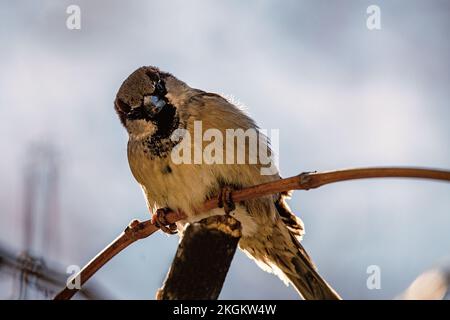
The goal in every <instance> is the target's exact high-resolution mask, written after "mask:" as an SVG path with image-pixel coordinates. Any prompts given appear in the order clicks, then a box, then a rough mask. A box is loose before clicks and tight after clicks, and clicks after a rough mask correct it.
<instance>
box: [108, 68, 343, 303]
mask: <svg viewBox="0 0 450 320" xmlns="http://www.w3.org/2000/svg"><path fill="white" fill-rule="evenodd" d="M114 107H115V110H116V112H117V115H118V117H119V119H120V122H121V123H122V125H123V126H124V127H125V129H126V131H127V132H128V136H129V139H128V146H127V154H128V162H129V165H130V169H131V172H132V174H133V176H134V178H135V179H136V181H137V182H138V183H139V184H140V186H141V188H142V191H143V193H144V196H145V199H146V202H147V206H148V208H149V210H150V212H153V213H154V212H164V210H173V211H176V210H179V211H182V212H184V213H185V215H186V216H187V218H186V219H184V220H182V221H179V222H177V223H176V225H171V226H169V227H168V228H167V227H164V226H163V225H162V224H161V225H160V227H161V228H162V229H163V230H164V231H166V232H168V233H173V232H175V229H177V230H178V231H180V234H182V230H183V228H184V227H185V225H186V224H187V223H192V222H194V221H199V220H201V219H203V218H205V217H208V216H212V215H218V214H232V216H233V217H234V218H235V219H237V220H238V221H239V222H240V223H241V227H242V237H241V239H240V241H239V248H240V249H241V250H243V251H244V252H245V253H246V254H247V255H248V256H249V257H250V258H251V259H253V260H254V261H255V262H256V263H257V264H258V266H260V267H261V268H262V269H263V270H265V271H268V272H272V273H274V274H276V275H278V276H279V277H280V278H281V280H283V281H284V282H285V283H286V284H289V283H291V284H292V285H293V286H294V287H295V288H296V290H297V291H298V293H299V294H300V296H301V297H303V298H304V299H340V297H339V295H338V294H337V293H336V292H335V291H334V290H333V289H332V288H331V287H330V286H329V285H328V283H327V282H326V281H325V280H324V279H323V278H322V277H321V276H320V275H319V273H318V271H317V268H316V267H315V265H314V263H313V261H312V260H311V258H310V257H309V255H308V253H307V252H306V251H305V249H304V248H303V246H302V245H301V244H300V241H301V240H302V237H303V235H304V225H303V222H302V220H301V219H300V218H298V217H297V216H296V215H295V214H294V213H292V211H291V209H290V208H289V206H288V204H287V203H286V199H287V198H288V197H289V195H290V194H289V193H287V192H286V193H280V194H275V195H271V196H266V197H262V198H258V199H254V200H249V201H244V202H240V203H236V204H234V203H233V202H232V200H231V199H230V198H229V197H228V198H227V197H226V196H225V197H224V198H223V199H225V200H224V202H223V204H224V208H216V209H213V210H211V211H209V212H199V211H198V210H197V208H200V207H201V205H202V204H203V203H204V202H205V201H206V200H208V199H210V198H211V197H213V196H214V195H217V194H221V195H222V196H223V195H229V194H230V190H234V189H239V188H245V187H250V186H253V185H257V184H261V183H266V182H270V181H274V180H278V179H280V176H279V174H278V172H277V171H275V172H274V173H273V174H268V175H267V174H266V175H263V174H261V167H262V166H263V164H262V163H261V162H259V161H257V162H256V163H250V162H249V161H246V162H245V163H236V164H234V163H233V164H223V163H181V164H180V163H179V162H178V161H174V159H173V157H172V152H173V151H174V149H175V148H177V146H179V144H180V140H181V139H178V140H177V139H173V134H174V133H176V132H179V131H180V130H185V132H189V133H190V134H191V135H193V134H194V124H195V122H196V121H201V123H202V130H203V131H205V130H208V129H215V130H219V131H220V132H221V133H223V134H224V136H225V131H226V130H227V129H242V130H244V131H246V130H248V129H252V130H256V131H257V132H260V131H259V130H260V129H259V128H258V126H257V125H256V123H255V121H253V120H252V119H251V118H250V116H248V115H247V114H246V113H245V112H244V111H243V110H242V108H240V107H237V106H236V105H234V104H233V103H232V102H231V101H229V100H228V99H227V98H225V97H223V96H221V95H219V94H216V93H210V92H206V91H203V90H199V89H195V88H191V87H190V86H189V85H187V84H186V83H184V82H183V81H181V80H179V79H177V78H176V77H175V76H173V75H172V74H170V73H167V72H164V71H161V70H159V69H158V68H156V67H152V66H144V67H141V68H139V69H137V70H136V71H134V72H133V73H132V74H131V75H130V76H129V77H128V78H127V79H126V80H125V81H124V82H123V84H122V85H121V87H120V88H119V91H118V93H117V96H116V99H115V102H114ZM262 141H263V143H264V144H266V146H267V147H268V150H270V147H269V141H268V139H267V138H265V139H263V140H262ZM195 143H196V142H195V141H194V144H193V146H192V149H193V148H194V147H196V146H195ZM200 143H201V144H202V146H200V147H204V145H203V144H205V142H204V141H200ZM247 146H248V145H247ZM197 147H198V146H197ZM237 148H239V147H237ZM248 150H249V148H246V151H245V152H248ZM224 152H225V150H224ZM158 209H159V210H158ZM224 209H225V210H224Z"/></svg>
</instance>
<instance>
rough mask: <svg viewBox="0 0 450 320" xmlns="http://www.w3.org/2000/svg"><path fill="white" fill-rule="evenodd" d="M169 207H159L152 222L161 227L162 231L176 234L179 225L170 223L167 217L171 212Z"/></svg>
mask: <svg viewBox="0 0 450 320" xmlns="http://www.w3.org/2000/svg"><path fill="white" fill-rule="evenodd" d="M170 211H172V210H170V209H169V208H159V209H158V210H156V212H155V213H154V214H153V215H152V223H153V224H154V225H155V226H157V227H158V228H160V229H161V230H162V232H164V233H167V234H176V233H177V225H176V224H175V223H168V222H167V219H166V214H167V213H168V212H170Z"/></svg>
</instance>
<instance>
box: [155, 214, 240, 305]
mask: <svg viewBox="0 0 450 320" xmlns="http://www.w3.org/2000/svg"><path fill="white" fill-rule="evenodd" d="M240 238H241V224H240V223H239V221H237V220H236V219H234V218H233V217H231V216H229V215H226V216H212V217H209V218H206V219H203V220H201V221H199V222H195V223H192V224H189V225H188V226H187V227H186V230H185V231H184V234H183V240H182V241H181V243H180V245H179V246H178V249H177V253H176V254H175V258H174V260H173V263H172V266H171V267H170V270H169V273H168V274H167V278H166V280H165V281H164V285H163V287H162V288H161V289H159V290H158V293H157V299H159V300H215V299H217V298H218V297H219V294H220V291H221V290H222V286H223V283H224V281H225V277H226V275H227V273H228V269H229V268H230V264H231V260H233V256H234V253H235V252H236V247H237V244H238V242H239V239H240Z"/></svg>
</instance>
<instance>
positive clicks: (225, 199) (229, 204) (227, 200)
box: [218, 186, 236, 214]
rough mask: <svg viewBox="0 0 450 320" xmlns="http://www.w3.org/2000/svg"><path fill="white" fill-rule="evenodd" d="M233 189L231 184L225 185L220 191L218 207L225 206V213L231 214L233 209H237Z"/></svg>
mask: <svg viewBox="0 0 450 320" xmlns="http://www.w3.org/2000/svg"><path fill="white" fill-rule="evenodd" d="M232 192H233V189H232V188H231V187H229V186H225V187H223V188H222V189H220V191H219V196H218V202H219V203H218V207H219V208H223V209H224V211H225V214H230V213H231V212H232V211H233V210H235V209H236V205H235V204H234V201H233V198H232Z"/></svg>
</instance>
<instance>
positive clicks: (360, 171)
mask: <svg viewBox="0 0 450 320" xmlns="http://www.w3.org/2000/svg"><path fill="white" fill-rule="evenodd" d="M366 178H419V179H432V180H442V181H450V171H448V170H435V169H425V168H400V167H389V168H387V167H386V168H383V167H375V168H357V169H344V170H335V171H327V172H306V173H302V174H299V175H297V176H294V177H291V178H286V179H280V180H277V181H273V182H268V183H264V184H260V185H256V186H253V187H249V188H245V189H241V190H236V191H234V192H233V193H232V199H233V201H235V202H240V201H245V200H250V199H255V198H259V197H263V196H267V195H270V194H275V193H280V192H284V191H289V190H309V189H314V188H318V187H321V186H323V185H326V184H330V183H334V182H339V181H347V180H355V179H366ZM217 207H218V200H217V199H214V198H213V199H211V200H208V201H206V202H205V203H204V204H203V207H202V208H200V209H199V210H198V211H199V212H203V211H209V210H211V209H214V208H217ZM165 218H166V222H167V224H171V223H175V222H177V221H179V220H182V219H184V218H186V216H185V215H184V213H182V212H169V213H168V214H167V215H166V216H165ZM157 230H158V227H156V226H155V225H154V224H152V222H151V220H146V221H143V222H139V221H138V220H133V221H132V222H131V223H130V225H129V226H128V227H127V228H126V229H125V231H124V232H122V234H120V235H119V236H118V237H117V238H116V239H115V240H114V241H113V242H112V243H111V244H109V245H108V246H107V247H106V248H105V249H104V250H103V251H101V252H100V253H99V254H98V255H97V256H95V257H94V258H93V259H92V260H91V261H90V262H89V263H88V264H86V266H85V267H84V268H83V269H82V270H81V271H80V272H79V273H78V274H77V275H76V277H80V283H81V285H83V284H84V283H85V282H86V281H87V280H89V279H90V278H91V277H92V276H93V275H94V274H95V273H96V272H97V271H98V270H99V269H100V268H101V267H102V266H103V265H104V264H106V263H107V262H108V261H109V260H111V258H113V257H114V256H115V255H117V254H118V253H119V252H121V251H122V250H124V249H125V248H126V247H128V246H129V245H130V244H132V243H133V242H135V241H136V240H139V239H143V238H146V237H148V236H150V235H151V234H153V233H154V232H155V231H157ZM77 291H78V289H69V288H67V287H65V288H64V289H63V290H62V291H61V292H60V293H58V294H57V295H56V297H55V300H66V299H70V298H71V297H72V296H73V295H74V294H75V293H76V292H77Z"/></svg>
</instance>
